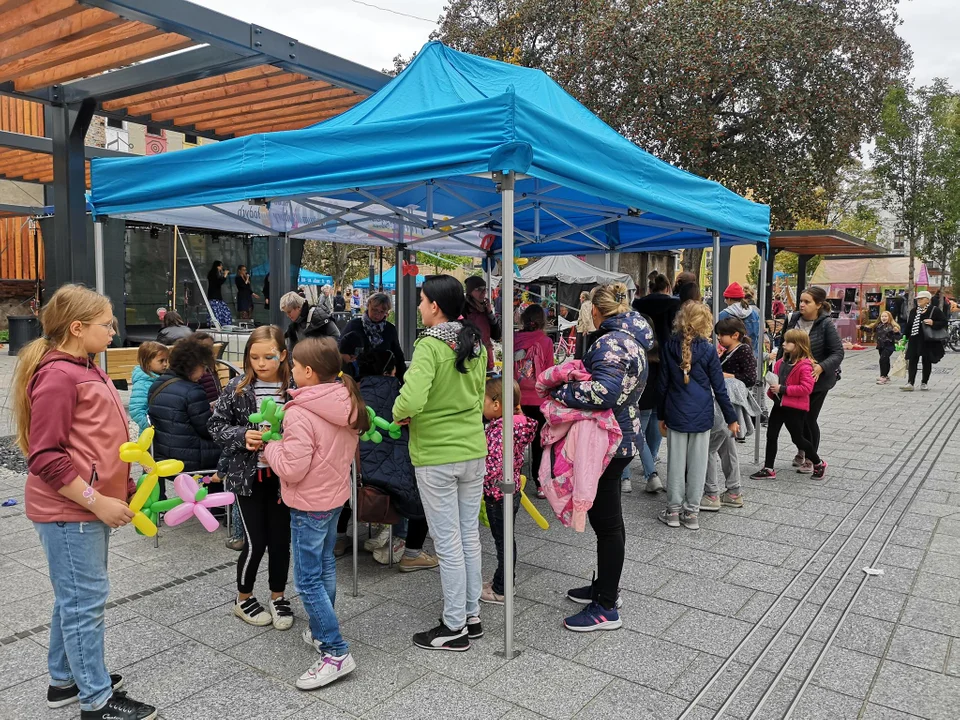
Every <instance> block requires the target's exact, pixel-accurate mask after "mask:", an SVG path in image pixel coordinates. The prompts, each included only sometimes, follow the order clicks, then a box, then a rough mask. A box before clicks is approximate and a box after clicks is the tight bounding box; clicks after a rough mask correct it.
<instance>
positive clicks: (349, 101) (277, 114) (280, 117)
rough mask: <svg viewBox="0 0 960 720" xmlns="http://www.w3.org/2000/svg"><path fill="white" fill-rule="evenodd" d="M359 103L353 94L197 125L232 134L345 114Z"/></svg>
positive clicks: (202, 128) (203, 128)
mask: <svg viewBox="0 0 960 720" xmlns="http://www.w3.org/2000/svg"><path fill="white" fill-rule="evenodd" d="M356 103H357V96H356V95H355V94H353V93H351V95H350V96H349V97H346V98H340V99H338V100H326V101H323V102H315V103H297V104H296V105H290V106H288V107H287V108H286V109H285V110H264V111H262V112H257V113H254V112H250V113H245V114H243V115H237V116H234V117H232V118H225V119H222V120H209V121H207V122H203V123H200V122H198V123H196V126H197V127H198V128H199V129H201V130H210V129H216V131H217V132H218V133H222V132H232V130H233V128H237V127H243V126H246V125H259V124H261V123H282V122H283V121H284V120H286V119H287V118H290V119H294V118H310V117H319V116H320V115H323V114H324V113H325V112H327V111H339V112H343V111H344V110H345V109H346V108H349V107H353V106H354V105H356Z"/></svg>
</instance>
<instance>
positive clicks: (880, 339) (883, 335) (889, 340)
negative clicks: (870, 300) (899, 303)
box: [860, 310, 900, 385]
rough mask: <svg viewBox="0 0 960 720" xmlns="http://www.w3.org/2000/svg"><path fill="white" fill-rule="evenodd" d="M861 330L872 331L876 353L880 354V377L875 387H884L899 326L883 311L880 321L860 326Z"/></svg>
mask: <svg viewBox="0 0 960 720" xmlns="http://www.w3.org/2000/svg"><path fill="white" fill-rule="evenodd" d="M860 329H861V330H873V332H874V338H875V339H876V342H877V352H878V353H880V377H879V378H877V385H886V384H887V383H888V382H890V356H891V355H893V353H894V350H896V345H897V341H898V340H899V339H900V326H899V325H898V324H897V323H896V321H895V320H894V319H893V314H891V313H889V312H887V311H886V310H884V311H883V312H882V313H880V319H879V320H877V321H876V322H874V323H869V324H867V325H861V326H860Z"/></svg>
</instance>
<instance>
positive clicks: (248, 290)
mask: <svg viewBox="0 0 960 720" xmlns="http://www.w3.org/2000/svg"><path fill="white" fill-rule="evenodd" d="M250 279H251V278H250V274H249V273H248V272H247V266H246V265H241V266H240V267H238V268H237V276H236V277H235V278H234V282H235V283H236V284H237V314H238V315H239V316H240V317H241V318H243V319H244V320H249V319H250V316H251V314H252V313H253V299H254V298H258V299H259V297H260V296H259V295H257V294H256V293H255V292H254V291H253V285H251V284H250Z"/></svg>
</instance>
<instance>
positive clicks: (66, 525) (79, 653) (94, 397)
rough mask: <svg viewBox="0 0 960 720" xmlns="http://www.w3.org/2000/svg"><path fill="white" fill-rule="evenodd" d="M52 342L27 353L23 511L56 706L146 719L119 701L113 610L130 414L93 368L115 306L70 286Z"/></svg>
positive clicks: (56, 314) (145, 708) (62, 293)
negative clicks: (112, 553) (44, 583)
mask: <svg viewBox="0 0 960 720" xmlns="http://www.w3.org/2000/svg"><path fill="white" fill-rule="evenodd" d="M40 323H41V325H42V327H43V337H42V338H39V339H37V340H34V341H33V342H32V343H30V344H29V345H27V346H26V347H25V348H23V350H21V351H20V356H19V362H18V363H17V369H16V371H15V373H14V378H13V392H14V417H15V419H16V422H17V442H18V444H19V445H20V449H21V450H22V451H23V454H24V455H25V456H26V457H27V466H28V474H27V485H26V500H25V503H24V504H25V508H26V515H27V517H28V518H29V519H30V520H32V521H33V522H34V526H35V527H36V529H37V532H38V533H39V535H40V542H41V544H42V545H43V550H44V553H45V554H46V556H47V563H48V565H49V568H50V583H51V584H52V585H53V594H54V606H53V618H52V620H51V622H50V644H49V650H48V655H47V662H48V666H49V670H50V679H51V683H50V687H49V688H48V690H47V704H48V705H49V706H50V707H62V706H64V705H69V704H70V703H73V702H77V701H78V700H79V701H80V710H81V718H82V720H104V719H105V718H116V719H117V720H149V719H150V718H155V717H156V714H157V713H156V710H155V709H154V708H153V707H151V706H149V705H145V704H143V703H139V702H136V701H135V700H132V699H131V698H129V697H127V696H126V694H125V693H114V690H116V689H117V688H118V687H119V686H120V684H121V683H122V682H123V680H122V678H121V677H120V676H119V675H110V674H109V673H108V672H107V666H106V661H105V659H104V649H103V639H104V628H105V626H104V610H105V606H106V602H107V594H108V593H109V591H110V584H109V581H108V579H107V551H108V546H109V541H110V530H111V528H119V527H122V526H123V525H126V524H127V523H129V522H130V520H131V518H132V517H133V512H131V510H130V508H129V507H127V499H128V498H129V497H130V495H131V494H132V493H133V491H134V490H135V489H136V488H135V486H134V485H133V483H132V482H131V481H130V466H129V464H127V463H124V462H122V461H121V460H120V456H119V452H118V450H119V448H120V445H121V444H123V443H124V442H127V440H128V439H129V437H128V434H129V430H128V427H127V415H126V412H125V411H124V409H123V403H122V402H121V401H120V396H119V395H118V394H117V391H116V388H114V386H113V382H112V381H111V380H110V378H109V377H107V375H106V374H105V373H104V372H103V371H102V370H100V369H99V368H98V367H97V366H96V365H94V364H93V361H92V360H91V356H92V355H94V354H95V353H99V352H103V351H104V350H106V349H107V347H108V346H109V345H110V342H111V341H112V340H113V335H114V332H115V330H114V325H113V323H114V319H113V308H112V307H111V305H110V301H109V300H108V299H107V298H105V297H103V296H102V295H99V294H98V293H96V292H94V291H92V290H88V289H87V288H84V287H81V286H79V285H64V286H63V287H61V288H60V289H59V290H57V292H56V293H54V295H53V297H52V298H50V300H49V302H48V303H47V304H46V306H45V307H44V308H43V310H42V311H41V313H40Z"/></svg>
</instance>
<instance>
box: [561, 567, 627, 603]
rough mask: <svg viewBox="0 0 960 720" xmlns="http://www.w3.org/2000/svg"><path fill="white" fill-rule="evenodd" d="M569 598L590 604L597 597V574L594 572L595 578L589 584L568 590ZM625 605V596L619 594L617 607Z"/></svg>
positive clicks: (576, 601)
mask: <svg viewBox="0 0 960 720" xmlns="http://www.w3.org/2000/svg"><path fill="white" fill-rule="evenodd" d="M567 599H568V600H573V601H574V602H575V603H577V604H578V605H589V604H590V603H592V602H593V601H594V600H596V599H597V574H596V573H594V574H593V579H592V580H591V581H590V584H589V585H585V586H584V587H579V588H571V589H570V590H567ZM622 607H623V597H621V596H620V595H619V594H618V595H617V609H620V608H622Z"/></svg>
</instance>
